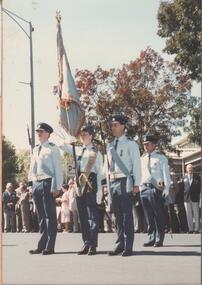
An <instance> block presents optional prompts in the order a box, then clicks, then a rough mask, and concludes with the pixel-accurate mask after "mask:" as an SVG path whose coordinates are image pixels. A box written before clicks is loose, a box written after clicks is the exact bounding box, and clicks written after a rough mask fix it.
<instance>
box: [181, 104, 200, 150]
mask: <svg viewBox="0 0 202 285" xmlns="http://www.w3.org/2000/svg"><path fill="white" fill-rule="evenodd" d="M189 115H190V117H191V119H190V122H189V125H188V126H186V127H184V131H185V132H186V133H188V138H189V140H190V142H193V143H196V144H198V145H201V101H200V100H198V102H197V104H196V106H195V107H194V108H192V109H191V110H190V111H189Z"/></svg>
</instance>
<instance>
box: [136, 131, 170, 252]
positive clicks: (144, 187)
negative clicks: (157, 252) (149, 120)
mask: <svg viewBox="0 0 202 285" xmlns="http://www.w3.org/2000/svg"><path fill="white" fill-rule="evenodd" d="M143 144H144V150H145V154H143V156H142V158H141V165H142V181H141V185H140V197H141V201H142V205H143V209H144V214H145V218H146V221H147V224H148V236H149V240H148V241H147V242H146V243H144V246H154V247H160V246H163V241H164V230H165V220H164V202H163V199H166V198H168V197H169V188H170V183H171V178H170V173H169V167H168V160H167V158H166V157H165V155H163V154H161V153H160V152H158V151H156V145H157V138H156V137H155V136H154V135H146V136H145V137H144V141H143Z"/></svg>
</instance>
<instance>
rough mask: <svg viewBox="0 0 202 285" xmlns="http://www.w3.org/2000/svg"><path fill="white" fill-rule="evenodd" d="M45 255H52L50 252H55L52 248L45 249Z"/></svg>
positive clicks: (43, 252)
mask: <svg viewBox="0 0 202 285" xmlns="http://www.w3.org/2000/svg"><path fill="white" fill-rule="evenodd" d="M42 254H43V255H50V254H54V250H50V249H44V250H43V251H42Z"/></svg>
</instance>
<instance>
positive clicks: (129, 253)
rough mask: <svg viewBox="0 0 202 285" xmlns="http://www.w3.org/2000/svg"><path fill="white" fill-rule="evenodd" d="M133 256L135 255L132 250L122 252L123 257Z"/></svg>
mask: <svg viewBox="0 0 202 285" xmlns="http://www.w3.org/2000/svg"><path fill="white" fill-rule="evenodd" d="M131 255H133V252H132V250H124V251H123V252H122V256H131Z"/></svg>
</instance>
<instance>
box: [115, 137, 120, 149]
mask: <svg viewBox="0 0 202 285" xmlns="http://www.w3.org/2000/svg"><path fill="white" fill-rule="evenodd" d="M118 142H119V140H118V139H116V141H115V146H114V148H115V150H117V145H118Z"/></svg>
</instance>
